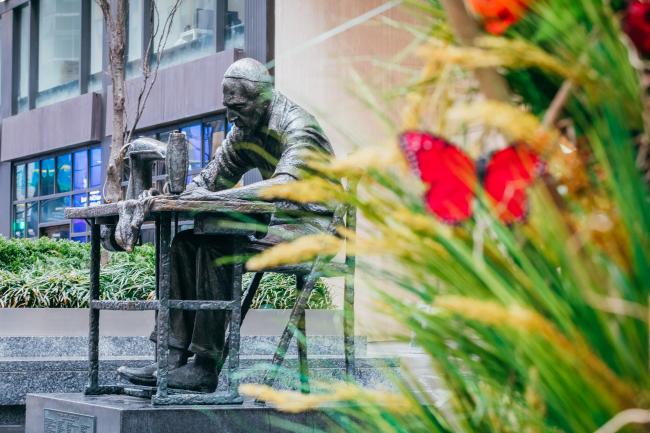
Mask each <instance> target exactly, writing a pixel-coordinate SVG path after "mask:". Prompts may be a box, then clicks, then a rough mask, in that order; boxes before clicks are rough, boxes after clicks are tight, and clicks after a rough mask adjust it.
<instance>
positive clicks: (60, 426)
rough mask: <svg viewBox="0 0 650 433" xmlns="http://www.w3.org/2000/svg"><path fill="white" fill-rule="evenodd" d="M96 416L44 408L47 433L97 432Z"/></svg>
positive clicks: (45, 430)
mask: <svg viewBox="0 0 650 433" xmlns="http://www.w3.org/2000/svg"><path fill="white" fill-rule="evenodd" d="M95 419H96V418H95V417H94V416H88V415H81V414H78V413H72V412H62V411H60V410H54V409H43V422H44V427H45V428H44V430H43V431H44V432H45V433H95Z"/></svg>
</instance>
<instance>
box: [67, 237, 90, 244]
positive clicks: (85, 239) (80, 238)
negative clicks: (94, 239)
mask: <svg viewBox="0 0 650 433" xmlns="http://www.w3.org/2000/svg"><path fill="white" fill-rule="evenodd" d="M70 240H72V241H75V242H81V243H82V244H83V243H86V242H88V239H87V238H86V236H72V237H71V238H70Z"/></svg>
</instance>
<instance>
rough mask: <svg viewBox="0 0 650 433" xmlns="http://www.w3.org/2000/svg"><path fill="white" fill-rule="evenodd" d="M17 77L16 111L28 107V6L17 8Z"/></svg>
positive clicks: (24, 109) (21, 110)
mask: <svg viewBox="0 0 650 433" xmlns="http://www.w3.org/2000/svg"><path fill="white" fill-rule="evenodd" d="M17 23H18V29H17V34H18V37H19V41H18V57H19V59H20V60H19V61H18V77H17V78H16V80H17V81H16V87H17V88H16V90H17V92H16V110H17V112H18V113H20V112H23V111H26V110H27V109H28V108H29V104H28V101H27V94H28V89H29V87H28V86H29V84H28V83H29V7H28V6H24V7H22V8H20V9H18V19H17Z"/></svg>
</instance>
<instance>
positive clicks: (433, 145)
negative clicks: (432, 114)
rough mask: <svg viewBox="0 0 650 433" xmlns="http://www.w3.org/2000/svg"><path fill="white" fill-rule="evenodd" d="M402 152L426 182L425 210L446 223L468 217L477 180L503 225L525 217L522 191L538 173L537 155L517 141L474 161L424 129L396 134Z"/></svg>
mask: <svg viewBox="0 0 650 433" xmlns="http://www.w3.org/2000/svg"><path fill="white" fill-rule="evenodd" d="M400 145H401V147H402V151H403V152H404V155H405V156H406V159H407V160H408V162H409V165H410V167H411V169H412V170H414V171H415V172H416V173H417V174H418V175H419V176H420V179H421V180H422V182H423V183H425V184H426V185H427V187H428V189H427V191H426V193H425V196H424V199H425V202H426V204H427V207H428V209H429V210H430V211H431V212H432V213H433V214H434V215H436V216H437V217H438V218H440V219H441V220H442V221H444V222H446V223H449V224H459V223H461V222H463V221H465V220H467V219H469V218H471V217H472V214H473V210H472V204H473V201H474V198H475V197H476V194H477V188H478V186H479V185H480V184H482V186H483V189H484V191H485V194H486V196H487V198H488V200H489V202H490V204H491V206H492V210H493V212H494V213H495V215H496V216H497V217H498V218H499V219H500V220H501V221H502V222H503V223H505V224H512V223H515V222H517V221H521V220H522V219H524V218H525V216H526V211H527V207H528V196H527V193H526V190H527V189H528V187H529V186H530V185H531V184H532V183H533V182H534V181H535V179H536V178H537V177H538V176H539V175H541V173H542V172H543V167H544V165H543V163H542V161H541V159H540V158H539V156H537V154H536V153H535V152H533V151H532V150H530V149H528V148H527V147H526V146H524V145H523V144H521V143H515V144H513V145H511V146H508V147H506V148H505V149H502V150H499V151H496V152H494V153H492V155H491V156H490V157H489V158H487V159H482V160H481V161H479V163H478V164H477V163H475V162H474V161H473V160H472V159H471V158H470V157H469V156H467V154H466V153H465V152H463V151H462V150H461V149H460V148H458V147H457V146H455V145H453V144H451V143H449V142H448V141H446V140H445V139H444V138H441V137H437V136H435V135H432V134H429V133H427V132H421V131H407V132H405V133H403V134H402V135H401V136H400Z"/></svg>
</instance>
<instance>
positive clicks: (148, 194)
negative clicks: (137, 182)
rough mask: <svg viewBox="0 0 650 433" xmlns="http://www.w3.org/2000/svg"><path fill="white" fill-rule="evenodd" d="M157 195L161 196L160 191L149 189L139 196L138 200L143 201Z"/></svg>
mask: <svg viewBox="0 0 650 433" xmlns="http://www.w3.org/2000/svg"><path fill="white" fill-rule="evenodd" d="M157 195H160V191H158V190H157V189H156V188H149V189H145V190H144V191H142V192H141V193H140V195H139V196H138V199H139V200H142V199H145V198H150V197H155V196H157Z"/></svg>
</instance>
